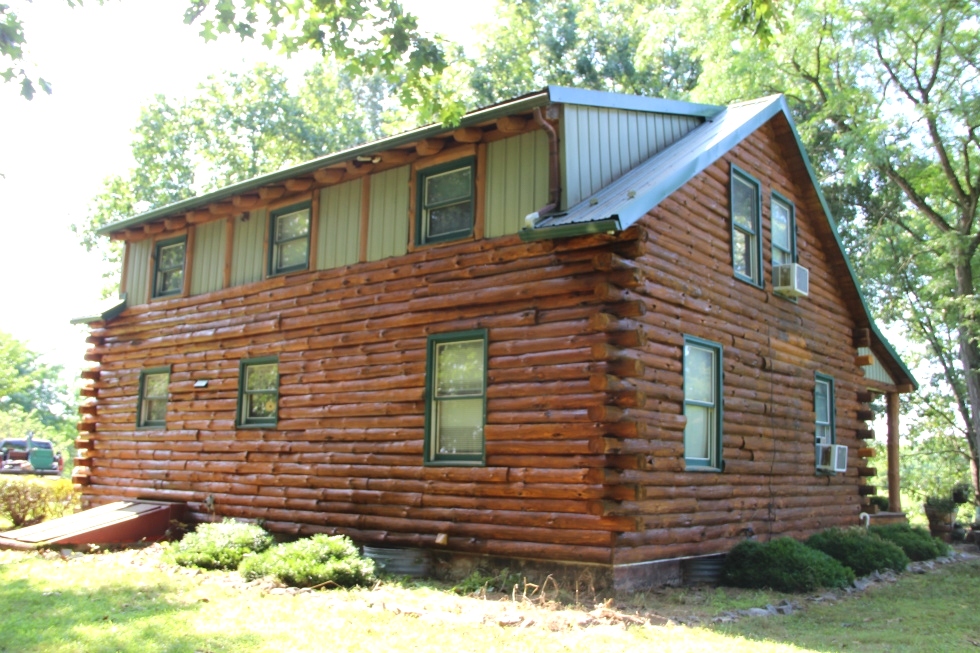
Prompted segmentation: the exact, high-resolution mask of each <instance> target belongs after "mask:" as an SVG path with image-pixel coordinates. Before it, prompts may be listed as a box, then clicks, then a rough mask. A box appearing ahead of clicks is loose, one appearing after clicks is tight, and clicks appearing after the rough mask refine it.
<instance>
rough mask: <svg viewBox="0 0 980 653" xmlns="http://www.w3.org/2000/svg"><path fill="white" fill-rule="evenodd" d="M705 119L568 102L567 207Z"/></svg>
mask: <svg viewBox="0 0 980 653" xmlns="http://www.w3.org/2000/svg"><path fill="white" fill-rule="evenodd" d="M702 122H703V120H702V119H701V118H697V117H691V116H678V115H670V114H664V113H644V112H639V111H623V110H620V109H603V108H597V107H583V106H576V105H568V104H566V105H565V107H564V119H563V120H562V124H561V127H562V134H561V147H562V153H563V156H562V161H563V163H564V180H563V181H564V183H563V184H562V195H563V197H562V206H563V207H566V208H570V207H573V206H575V205H576V204H578V203H579V202H581V201H583V200H585V199H587V198H588V197H589V196H590V195H592V194H593V193H595V192H598V191H599V190H600V189H602V188H603V187H605V186H608V185H609V184H610V183H612V182H613V181H615V180H616V179H619V177H621V176H622V175H623V174H624V173H626V172H628V171H629V170H631V169H633V168H634V167H636V166H637V165H639V164H640V163H642V162H643V161H646V160H647V159H649V158H650V157H651V156H653V155H654V154H656V153H657V152H659V151H661V150H663V149H664V148H666V147H668V146H669V145H672V144H673V143H675V142H676V141H677V140H679V139H680V138H682V137H683V136H685V135H686V134H687V133H688V132H690V131H691V130H692V129H694V128H695V127H697V126H698V125H700V124H701V123H702Z"/></svg>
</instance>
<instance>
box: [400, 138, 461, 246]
mask: <svg viewBox="0 0 980 653" xmlns="http://www.w3.org/2000/svg"><path fill="white" fill-rule="evenodd" d="M475 168H476V166H475V161H474V159H473V158H472V157H469V158H466V159H462V160H460V161H451V162H450V163H446V164H443V165H439V166H433V167H431V168H426V169H425V170H422V171H420V172H419V174H418V179H417V186H416V188H417V192H418V197H417V198H416V207H417V208H416V213H417V216H416V218H417V222H416V230H415V233H416V238H415V240H416V244H417V245H424V244H426V243H438V242H444V241H449V240H459V239H461V238H468V237H469V236H471V235H472V234H473V222H474V219H475V218H474V216H475V215H476V213H475V206H476V202H475V201H474V197H475V195H476V192H475V188H476V186H475V177H476V174H475Z"/></svg>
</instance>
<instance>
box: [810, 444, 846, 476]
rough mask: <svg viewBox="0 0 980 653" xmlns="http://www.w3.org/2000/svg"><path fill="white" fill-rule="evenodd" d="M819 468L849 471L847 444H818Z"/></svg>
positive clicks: (840, 471) (832, 470) (839, 471)
mask: <svg viewBox="0 0 980 653" xmlns="http://www.w3.org/2000/svg"><path fill="white" fill-rule="evenodd" d="M817 469H822V470H824V471H828V472H835V473H839V474H842V473H844V472H846V471H847V446H846V445H843V444H818V445H817Z"/></svg>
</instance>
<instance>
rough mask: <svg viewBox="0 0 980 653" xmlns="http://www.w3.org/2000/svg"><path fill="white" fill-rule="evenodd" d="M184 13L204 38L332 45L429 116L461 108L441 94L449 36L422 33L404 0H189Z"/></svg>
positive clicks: (347, 65) (356, 73)
mask: <svg viewBox="0 0 980 653" xmlns="http://www.w3.org/2000/svg"><path fill="white" fill-rule="evenodd" d="M184 18H185V22H187V23H197V24H199V25H200V26H201V36H202V37H203V38H204V39H205V40H213V39H215V38H216V37H217V35H218V34H227V33H235V34H238V35H239V36H241V38H242V39H245V38H260V39H261V40H262V43H263V44H264V45H266V46H268V47H269V48H273V47H275V48H278V49H280V50H282V51H284V52H287V53H291V52H297V51H299V50H302V49H313V50H319V51H320V52H322V53H323V54H324V55H326V54H328V53H330V54H332V55H333V56H334V57H335V58H336V59H337V60H338V61H340V62H342V64H343V65H344V72H345V73H346V74H347V75H348V76H350V77H352V78H358V77H371V76H375V75H377V76H380V77H381V78H382V79H384V80H385V82H386V83H388V84H390V85H391V86H392V88H393V92H394V93H396V94H397V95H398V96H399V98H400V99H401V103H402V104H403V105H404V106H411V107H419V108H421V109H422V114H423V115H422V117H423V119H424V120H426V121H428V120H431V119H432V118H434V117H440V118H442V119H445V118H447V117H451V116H453V115H458V113H459V110H458V106H453V105H455V104H456V103H454V102H452V101H448V102H447V100H451V98H450V97H447V96H444V95H442V90H443V85H442V81H443V72H444V71H445V70H446V69H447V66H448V60H447V53H446V51H445V47H446V46H445V44H444V43H443V41H442V40H441V39H438V38H435V37H429V36H426V35H424V34H422V33H421V32H420V31H419V29H418V21H417V19H416V18H415V16H413V15H412V14H410V13H405V11H404V10H403V9H402V6H401V4H400V3H399V2H396V1H393V0H368V1H362V0H311V1H309V2H290V3H284V2H281V1H280V0H191V2H190V7H189V8H188V9H187V11H186V12H185V14H184ZM440 96H441V97H440Z"/></svg>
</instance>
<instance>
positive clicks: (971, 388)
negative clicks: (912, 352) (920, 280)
mask: <svg viewBox="0 0 980 653" xmlns="http://www.w3.org/2000/svg"><path fill="white" fill-rule="evenodd" d="M956 289H957V295H958V297H960V298H966V297H971V296H973V294H974V286H973V269H972V267H971V266H970V261H969V259H967V260H966V261H965V262H961V263H957V265H956ZM959 344H960V362H961V363H962V365H963V378H964V380H965V382H966V393H967V397H968V398H969V411H970V413H969V415H967V416H966V417H967V419H966V422H967V424H966V439H967V442H969V444H970V480H971V481H972V483H973V489H974V493H973V500H974V505H975V508H976V510H975V511H977V512H980V505H978V504H977V500H978V496H980V410H978V408H980V347H978V346H977V340H976V334H974V333H973V330H972V329H970V328H969V326H968V325H967V324H965V323H964V324H960V329H959Z"/></svg>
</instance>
